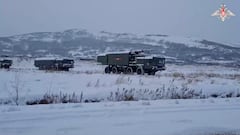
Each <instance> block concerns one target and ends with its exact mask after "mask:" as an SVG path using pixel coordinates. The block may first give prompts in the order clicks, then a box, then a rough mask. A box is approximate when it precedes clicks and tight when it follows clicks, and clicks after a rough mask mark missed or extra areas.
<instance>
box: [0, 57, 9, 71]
mask: <svg viewBox="0 0 240 135" xmlns="http://www.w3.org/2000/svg"><path fill="white" fill-rule="evenodd" d="M11 66H12V60H9V59H0V68H6V69H8V68H10V67H11Z"/></svg>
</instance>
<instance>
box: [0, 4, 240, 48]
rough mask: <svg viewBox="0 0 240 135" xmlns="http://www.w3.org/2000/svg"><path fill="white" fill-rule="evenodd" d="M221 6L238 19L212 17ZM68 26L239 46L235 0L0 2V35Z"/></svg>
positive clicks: (239, 16)
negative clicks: (223, 4)
mask: <svg viewBox="0 0 240 135" xmlns="http://www.w3.org/2000/svg"><path fill="white" fill-rule="evenodd" d="M222 3H225V4H226V5H227V7H228V8H229V9H230V10H231V11H232V12H234V13H235V14H236V15H237V16H235V17H232V18H230V19H227V20H226V21H225V22H220V21H219V20H218V19H217V18H215V17H211V16H210V15H211V13H213V12H214V11H215V10H217V9H218V8H219V7H220V4H222ZM71 28H83V29H87V30H89V31H101V30H105V31H109V32H130V33H139V34H148V33H155V34H157V33H158V34H168V35H176V36H184V37H186V36H187V37H188V36H191V37H200V38H206V39H210V40H215V41H224V42H232V43H239V44H240V38H239V37H240V0H0V36H9V35H15V34H21V33H29V32H39V31H62V30H66V29H71Z"/></svg>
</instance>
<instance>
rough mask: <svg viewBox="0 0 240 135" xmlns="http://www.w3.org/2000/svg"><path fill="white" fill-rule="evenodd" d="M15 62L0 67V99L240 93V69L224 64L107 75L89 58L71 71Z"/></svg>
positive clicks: (78, 63)
mask: <svg viewBox="0 0 240 135" xmlns="http://www.w3.org/2000/svg"><path fill="white" fill-rule="evenodd" d="M14 63H15V65H13V67H12V69H10V70H4V69H1V70H0V99H13V98H14V97H15V96H16V92H15V91H16V89H18V91H19V92H18V94H19V100H21V102H22V103H24V102H25V101H26V100H27V99H31V98H35V97H40V96H41V97H42V96H43V95H44V94H46V93H49V94H58V93H60V92H61V93H67V94H72V93H75V94H76V95H80V94H81V93H83V96H84V98H98V99H106V98H107V97H109V96H110V93H111V92H116V91H117V90H119V91H122V90H123V89H125V90H126V89H127V90H131V89H134V90H135V91H141V90H149V91H155V90H157V89H160V90H162V89H173V90H176V91H178V90H181V89H183V88H185V89H190V90H194V91H196V92H202V93H203V94H204V95H211V94H216V93H217V94H222V95H223V96H224V94H228V93H232V95H233V96H237V94H239V93H240V69H236V68H227V67H221V66H179V65H167V70H166V71H163V72H157V74H156V75H155V76H149V75H142V76H138V75H123V74H118V75H115V74H110V75H109V74H104V73H103V71H104V66H101V65H98V64H97V63H95V62H87V61H77V62H76V63H75V68H74V69H71V70H70V72H65V71H59V72H53V71H48V72H46V71H39V70H38V69H37V68H35V67H34V66H33V61H32V60H30V61H16V62H14ZM16 63H17V64H16ZM239 96H240V95H239ZM145 98H149V97H145Z"/></svg>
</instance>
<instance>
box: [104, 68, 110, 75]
mask: <svg viewBox="0 0 240 135" xmlns="http://www.w3.org/2000/svg"><path fill="white" fill-rule="evenodd" d="M110 72H111V70H110V67H109V66H107V67H106V68H105V73H106V74H109V73H110Z"/></svg>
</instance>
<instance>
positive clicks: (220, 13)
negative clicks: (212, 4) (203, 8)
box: [212, 4, 235, 22]
mask: <svg viewBox="0 0 240 135" xmlns="http://www.w3.org/2000/svg"><path fill="white" fill-rule="evenodd" d="M212 16H217V17H218V18H220V19H221V21H223V22H224V21H225V20H226V19H227V18H230V17H231V16H235V14H234V13H233V12H231V11H230V10H228V9H227V8H226V5H225V4H222V5H221V7H220V8H219V9H218V10H216V11H215V12H214V13H213V14H212Z"/></svg>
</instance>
